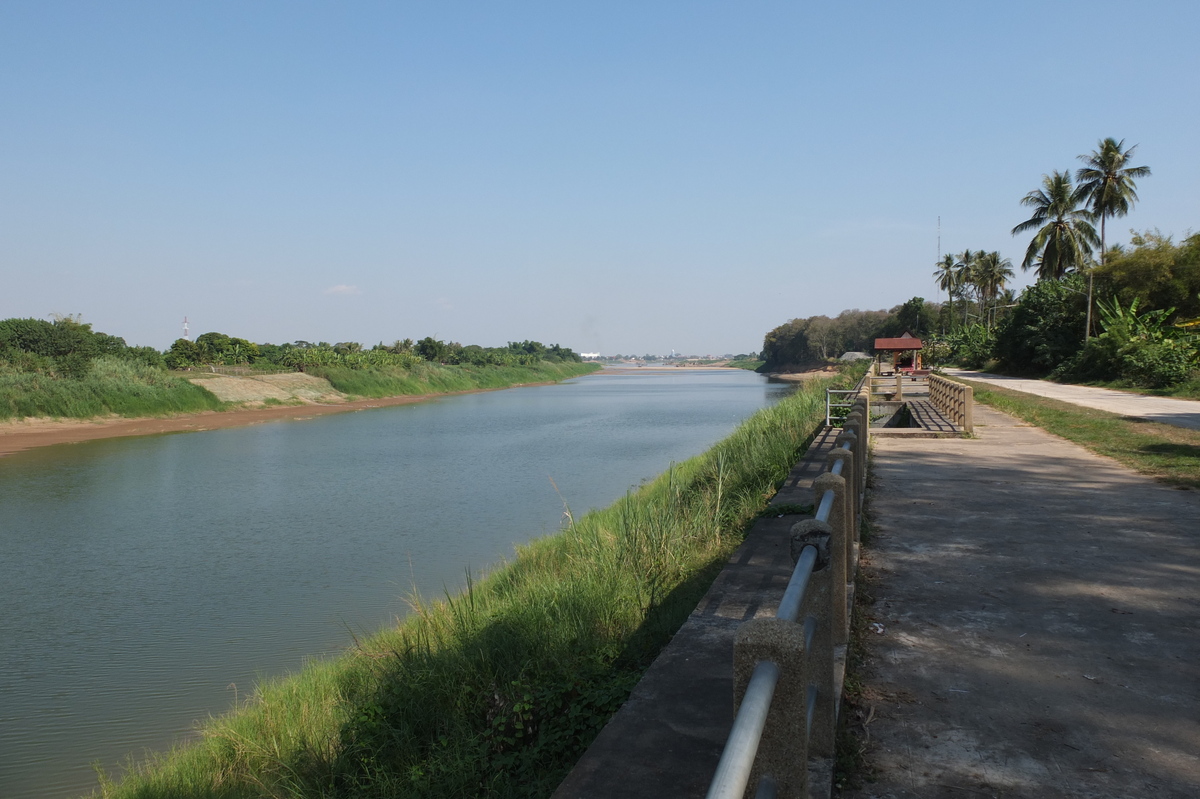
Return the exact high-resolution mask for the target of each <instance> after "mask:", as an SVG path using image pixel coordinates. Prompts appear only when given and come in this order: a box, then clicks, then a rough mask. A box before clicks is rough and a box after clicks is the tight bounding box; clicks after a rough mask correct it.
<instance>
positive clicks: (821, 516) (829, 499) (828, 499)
mask: <svg viewBox="0 0 1200 799" xmlns="http://www.w3.org/2000/svg"><path fill="white" fill-rule="evenodd" d="M834 465H835V466H838V465H840V464H834ZM832 510H833V491H832V490H829V491H826V492H825V493H824V494H822V495H821V503H820V504H819V505H817V513H816V517H817V521H819V522H828V521H829V513H830V511H832Z"/></svg>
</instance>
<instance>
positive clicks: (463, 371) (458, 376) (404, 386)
mask: <svg viewBox="0 0 1200 799" xmlns="http://www.w3.org/2000/svg"><path fill="white" fill-rule="evenodd" d="M600 368H601V367H600V365H599V364H595V363H579V362H578V361H562V362H560V363H552V362H550V361H539V362H538V363H537V364H535V365H531V366H522V365H513V366H472V365H469V364H463V365H457V366H444V365H442V364H432V363H422V364H417V365H415V366H412V367H408V368H401V367H393V368H387V367H384V368H375V369H346V368H342V367H335V366H322V367H311V368H309V369H308V370H307V372H308V373H309V374H311V375H315V376H317V377H323V378H325V379H326V380H328V381H329V382H330V383H331V384H332V385H333V387H334V388H335V389H337V390H338V391H340V392H342V393H343V394H350V395H353V396H358V397H372V398H380V397H399V396H405V395H420V394H448V393H450V392H453V391H473V390H476V389H487V388H507V387H508V386H515V385H519V384H522V383H548V382H554V381H558V380H566V379H568V378H571V377H579V376H580V375H586V374H591V373H592V372H595V371H598V370H599V369H600Z"/></svg>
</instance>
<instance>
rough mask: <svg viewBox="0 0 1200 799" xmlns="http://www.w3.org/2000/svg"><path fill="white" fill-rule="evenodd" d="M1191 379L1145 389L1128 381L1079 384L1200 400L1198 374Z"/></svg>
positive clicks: (1199, 377)
mask: <svg viewBox="0 0 1200 799" xmlns="http://www.w3.org/2000/svg"><path fill="white" fill-rule="evenodd" d="M1192 374H1193V377H1192V378H1191V379H1190V380H1187V381H1186V382H1183V383H1180V384H1178V385H1174V386H1168V387H1167V388H1146V387H1144V386H1135V385H1133V384H1132V383H1130V382H1129V381H1128V380H1110V381H1107V382H1103V381H1101V382H1092V383H1079V384H1078V385H1081V386H1096V387H1098V388H1111V389H1115V390H1117V391H1128V392H1131V393H1133V394H1146V395H1149V396H1151V397H1178V398H1180V399H1194V400H1200V374H1198V373H1196V372H1193V373H1192Z"/></svg>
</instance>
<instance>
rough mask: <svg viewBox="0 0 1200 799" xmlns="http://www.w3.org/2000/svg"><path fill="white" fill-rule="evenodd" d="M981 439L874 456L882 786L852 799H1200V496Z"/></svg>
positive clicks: (1106, 464)
mask: <svg viewBox="0 0 1200 799" xmlns="http://www.w3.org/2000/svg"><path fill="white" fill-rule="evenodd" d="M976 435H977V438H975V439H899V438H882V437H880V438H877V439H875V443H874V451H875V460H874V480H875V488H874V490H873V493H872V500H871V501H872V505H873V510H874V517H875V519H876V520H877V528H878V532H877V534H876V537H875V539H874V542H873V543H872V544H870V545H869V548H868V549H867V555H866V557H867V563H866V565H865V567H864V568H865V570H866V571H867V572H868V573H873V574H874V575H876V578H875V579H876V581H875V583H874V585H873V587H872V591H873V593H874V596H875V604H874V605H873V606H871V607H870V608H869V609H868V610H867V612H868V614H869V615H870V616H871V617H872V618H871V620H872V621H873V622H876V623H877V624H880V625H882V628H881V630H880V631H879V632H878V633H877V634H868V638H869V641H868V664H867V678H866V680H865V681H864V683H865V696H866V705H867V708H869V712H864V713H863V714H862V715H861V716H860V717H859V719H858V721H859V723H860V724H862V723H864V722H865V724H866V730H867V733H868V735H869V741H870V749H869V753H868V758H869V761H870V762H871V764H872V765H873V766H874V767H875V768H876V769H878V779H877V781H876V782H873V783H868V784H867V785H865V786H864V787H863V788H862V789H861V790H857V791H851V792H848V793H845V794H843V796H845V797H856V799H950V797H954V798H955V799H963V798H964V797H1030V798H1033V797H1037V798H1039V799H1040V798H1045V799H1050V798H1051V797H1055V799H1057V798H1058V797H1068V798H1070V799H1084V798H1085V797H1086V798H1087V799H1099V797H1105V799H1109V798H1110V797H1156V799H1194V797H1197V796H1200V622H1198V621H1197V619H1198V618H1200V524H1198V523H1197V519H1200V492H1195V491H1180V490H1176V489H1171V488H1167V487H1165V486H1163V485H1161V484H1159V483H1156V482H1155V481H1153V480H1151V479H1149V478H1146V477H1142V476H1140V475H1136V474H1134V473H1132V472H1130V471H1128V470H1126V469H1124V468H1122V467H1120V466H1118V465H1117V464H1115V463H1113V462H1112V461H1110V460H1107V459H1105V458H1100V457H1098V456H1096V455H1093V454H1091V453H1089V452H1087V451H1086V450H1084V449H1083V448H1081V447H1078V446H1076V445H1074V444H1071V443H1070V442H1067V441H1064V440H1062V439H1059V438H1056V437H1054V436H1051V435H1049V434H1048V433H1046V432H1044V431H1043V430H1041V429H1039V428H1036V427H1032V426H1029V425H1025V424H1022V423H1020V422H1018V421H1017V420H1015V419H1013V418H1012V417H1010V416H1007V415H1005V414H1002V413H999V412H998V411H995V410H993V409H991V408H987V407H977V408H976ZM865 710H866V709H865Z"/></svg>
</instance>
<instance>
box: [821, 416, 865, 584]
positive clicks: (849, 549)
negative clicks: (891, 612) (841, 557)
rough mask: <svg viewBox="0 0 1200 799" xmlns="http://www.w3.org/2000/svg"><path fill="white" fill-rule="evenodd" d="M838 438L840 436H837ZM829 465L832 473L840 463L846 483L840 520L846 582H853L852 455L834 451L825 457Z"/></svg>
mask: <svg viewBox="0 0 1200 799" xmlns="http://www.w3.org/2000/svg"><path fill="white" fill-rule="evenodd" d="M839 437H840V436H839ZM826 458H827V460H828V463H829V470H830V471H831V472H832V471H833V464H834V463H836V462H838V461H841V462H842V478H843V479H844V480H845V481H846V488H845V491H843V492H842V494H843V496H842V513H843V516H842V518H843V519H845V524H846V535H845V542H846V582H847V583H852V582H854V570H855V567H856V566H857V561H856V559H855V557H854V545H855V544H856V543H858V507H857V506H858V503H857V502H856V501H855V499H856V498H855V496H854V487H855V486H856V485H857V484H858V481H857V478H858V475H857V474H856V473H855V464H854V455H853V453H850V452H847V451H846V450H844V449H835V450H833V451H832V452H830V453H829V455H827V456H826Z"/></svg>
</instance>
